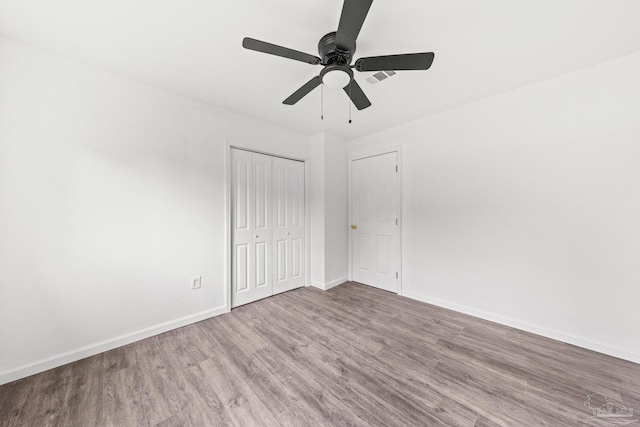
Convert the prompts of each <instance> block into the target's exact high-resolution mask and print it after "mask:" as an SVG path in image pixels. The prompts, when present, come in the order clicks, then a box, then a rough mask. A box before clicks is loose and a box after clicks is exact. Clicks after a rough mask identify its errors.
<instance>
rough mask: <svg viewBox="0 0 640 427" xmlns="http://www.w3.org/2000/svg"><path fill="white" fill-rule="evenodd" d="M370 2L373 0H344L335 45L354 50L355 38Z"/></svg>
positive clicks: (367, 11)
mask: <svg viewBox="0 0 640 427" xmlns="http://www.w3.org/2000/svg"><path fill="white" fill-rule="evenodd" d="M372 2H373V0H344V4H343V5H342V14H341V15H340V23H339V24H338V31H337V33H336V46H337V47H339V48H340V49H342V50H348V51H350V52H353V51H354V50H355V47H356V39H357V38H358V34H360V29H361V28H362V24H364V19H365V18H366V17H367V13H369V8H370V7H371V3H372Z"/></svg>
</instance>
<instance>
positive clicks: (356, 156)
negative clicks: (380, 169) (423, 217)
mask: <svg viewBox="0 0 640 427" xmlns="http://www.w3.org/2000/svg"><path fill="white" fill-rule="evenodd" d="M388 153H396V156H397V160H398V179H397V181H396V194H397V195H398V198H397V206H396V208H397V209H398V249H397V254H396V255H397V257H398V258H397V259H398V295H402V147H401V146H391V147H386V148H378V149H373V150H362V151H356V152H353V153H350V154H349V155H348V165H347V166H348V171H347V186H348V187H347V188H348V191H349V193H348V194H349V197H348V203H349V224H353V219H352V218H351V215H352V212H353V208H352V206H351V203H352V200H351V165H352V163H353V161H354V160H361V159H366V158H367V157H375V156H379V155H382V154H388ZM352 235H353V233H349V260H348V265H349V272H348V274H349V275H348V278H349V280H350V281H351V280H353V239H352V237H351V236H352Z"/></svg>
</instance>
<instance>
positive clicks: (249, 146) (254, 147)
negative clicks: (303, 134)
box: [224, 139, 311, 313]
mask: <svg viewBox="0 0 640 427" xmlns="http://www.w3.org/2000/svg"><path fill="white" fill-rule="evenodd" d="M224 142H225V153H224V155H225V159H224V191H225V199H224V234H225V251H224V252H225V254H224V256H225V262H224V266H225V272H224V277H225V287H224V289H225V290H224V292H225V313H229V312H230V311H231V292H232V286H233V284H232V283H231V272H232V271H233V266H232V265H231V262H232V259H231V252H232V249H233V248H232V246H231V232H232V230H231V226H232V224H231V209H232V206H231V190H232V189H231V149H234V148H235V149H238V150H244V151H250V152H253V153H259V154H266V155H267V156H274V157H281V158H284V159H289V160H296V161H299V162H303V163H304V211H305V212H304V221H305V224H304V241H305V243H304V286H309V283H310V281H309V277H310V276H309V257H310V252H311V246H310V242H309V233H310V228H309V227H310V222H311V221H310V219H311V217H310V212H309V156H308V155H302V154H300V153H293V152H288V151H284V150H274V149H272V148H271V147H266V148H265V145H264V144H256V143H251V142H246V141H238V140H230V139H225V141H224Z"/></svg>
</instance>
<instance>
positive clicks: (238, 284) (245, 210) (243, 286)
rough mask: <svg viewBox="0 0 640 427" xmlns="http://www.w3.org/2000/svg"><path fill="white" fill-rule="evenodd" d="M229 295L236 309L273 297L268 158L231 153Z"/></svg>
mask: <svg viewBox="0 0 640 427" xmlns="http://www.w3.org/2000/svg"><path fill="white" fill-rule="evenodd" d="M231 163H232V164H231V167H232V174H231V175H232V183H231V186H232V192H231V204H232V211H233V212H232V237H231V240H232V246H233V250H232V252H231V256H232V260H231V261H232V273H231V274H232V277H231V283H232V293H231V306H232V307H237V306H239V305H242V304H246V303H249V302H252V301H256V300H258V299H261V298H265V297H268V296H271V295H273V251H272V247H271V245H272V243H271V241H272V238H273V236H272V228H273V227H272V222H273V220H272V215H273V204H272V199H273V195H272V191H271V179H272V172H271V157H270V156H266V155H263V154H257V153H251V152H248V151H242V150H231Z"/></svg>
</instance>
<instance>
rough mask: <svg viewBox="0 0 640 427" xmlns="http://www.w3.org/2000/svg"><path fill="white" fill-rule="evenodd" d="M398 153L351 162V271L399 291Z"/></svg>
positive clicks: (365, 280) (355, 277) (366, 281)
mask: <svg viewBox="0 0 640 427" xmlns="http://www.w3.org/2000/svg"><path fill="white" fill-rule="evenodd" d="M397 164H398V162H397V153H395V152H393V153H386V154H381V155H379V156H373V157H367V158H364V159H358V160H353V161H352V163H351V195H350V197H351V221H352V222H351V224H352V225H351V228H352V230H351V233H352V235H351V245H352V246H351V248H352V253H351V272H352V278H353V280H354V281H356V282H360V283H364V284H367V285H371V286H375V287H377V288H380V289H384V290H387V291H391V292H396V293H397V292H398V253H399V248H398V245H399V239H398V219H399V218H398V203H397V202H398V199H397V197H398V194H397V193H398V185H397V183H398V173H397Z"/></svg>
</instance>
